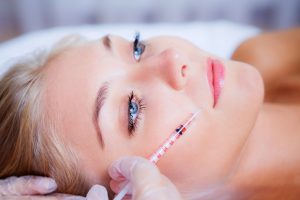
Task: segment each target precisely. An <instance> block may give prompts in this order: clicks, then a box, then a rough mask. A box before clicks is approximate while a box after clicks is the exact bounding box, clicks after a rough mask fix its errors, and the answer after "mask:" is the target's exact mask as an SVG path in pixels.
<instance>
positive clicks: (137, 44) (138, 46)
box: [133, 33, 146, 61]
mask: <svg viewBox="0 0 300 200" xmlns="http://www.w3.org/2000/svg"><path fill="white" fill-rule="evenodd" d="M145 48H146V46H145V45H144V44H143V43H142V42H141V41H140V33H136V35H135V38H134V41H133V57H134V59H135V60H136V61H140V59H141V56H142V54H143V52H144V51H145Z"/></svg>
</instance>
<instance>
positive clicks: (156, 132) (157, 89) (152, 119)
mask: <svg viewBox="0 0 300 200" xmlns="http://www.w3.org/2000/svg"><path fill="white" fill-rule="evenodd" d="M144 89H145V91H147V93H146V98H145V103H146V109H145V112H144V114H143V115H144V119H143V120H144V122H143V123H142V124H143V127H141V130H142V133H141V134H140V135H138V136H137V137H136V141H135V144H134V147H133V148H135V149H137V151H139V152H141V151H142V153H143V156H146V157H148V156H150V155H151V154H152V153H153V152H154V151H155V150H156V149H157V148H159V146H160V145H161V144H162V143H163V142H164V141H165V140H166V139H167V138H168V137H169V136H170V134H171V133H172V132H173V131H174V130H175V129H176V127H178V126H179V125H180V123H182V122H183V121H184V120H186V118H187V117H188V116H189V115H190V113H191V112H192V111H194V110H195V109H193V105H192V103H191V101H190V99H188V98H187V97H186V95H184V94H182V93H179V92H176V91H174V90H170V88H169V87H166V86H165V85H163V84H159V83H153V84H149V85H147V87H145V88H144Z"/></svg>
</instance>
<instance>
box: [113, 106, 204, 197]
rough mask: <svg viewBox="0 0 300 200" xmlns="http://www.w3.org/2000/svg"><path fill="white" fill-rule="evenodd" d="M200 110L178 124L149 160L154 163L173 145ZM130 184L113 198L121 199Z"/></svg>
mask: <svg viewBox="0 0 300 200" xmlns="http://www.w3.org/2000/svg"><path fill="white" fill-rule="evenodd" d="M199 112H200V111H197V112H195V113H194V114H193V115H192V116H191V117H189V118H188V120H187V121H186V122H185V123H183V124H181V125H179V126H178V127H177V128H176V129H175V131H174V132H173V133H172V134H171V135H170V136H169V137H168V139H167V140H165V142H164V143H163V144H162V145H161V146H160V147H159V148H158V149H157V150H156V151H155V152H154V153H153V154H152V155H151V156H150V158H149V160H150V161H151V162H153V163H154V164H156V163H157V162H158V161H159V159H160V158H161V157H162V156H163V155H164V154H165V153H166V152H167V151H168V149H169V148H170V147H171V146H173V144H174V143H175V141H176V140H178V139H179V138H180V136H182V135H183V134H184V133H185V132H186V131H187V128H188V127H189V126H190V124H191V123H192V121H193V120H194V119H195V117H196V116H197V115H198V113H199ZM129 189H130V184H129V183H127V184H126V185H125V186H124V188H123V189H122V190H121V191H120V192H119V193H118V195H117V196H116V197H115V198H114V200H121V199H122V198H123V197H124V196H125V195H126V194H127V192H128V191H129Z"/></svg>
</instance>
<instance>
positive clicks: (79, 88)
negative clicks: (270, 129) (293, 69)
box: [45, 36, 263, 190]
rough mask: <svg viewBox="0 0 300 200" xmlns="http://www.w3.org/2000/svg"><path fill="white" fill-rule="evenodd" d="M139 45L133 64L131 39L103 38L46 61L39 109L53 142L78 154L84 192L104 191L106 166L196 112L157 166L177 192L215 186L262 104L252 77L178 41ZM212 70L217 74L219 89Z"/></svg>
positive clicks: (146, 148) (149, 148)
mask: <svg viewBox="0 0 300 200" xmlns="http://www.w3.org/2000/svg"><path fill="white" fill-rule="evenodd" d="M143 43H144V44H145V45H146V48H145V49H144V52H143V53H142V55H141V57H140V60H138V59H136V58H135V57H134V56H133V43H132V41H127V40H125V39H123V38H120V37H116V36H107V37H104V38H102V39H101V40H99V41H94V42H89V43H87V44H84V45H81V46H79V47H74V48H72V49H69V50H66V51H65V52H64V53H62V54H60V55H59V56H57V57H56V58H55V59H53V60H51V62H49V63H48V67H47V69H46V80H45V83H46V101H47V106H48V109H50V110H51V111H50V116H53V119H54V118H55V117H54V116H56V114H57V113H59V116H60V117H59V120H57V121H56V122H57V123H60V133H59V134H60V136H62V137H63V138H65V139H66V140H67V141H68V143H69V144H70V145H71V146H72V148H73V149H74V150H75V151H76V153H77V154H78V157H79V159H80V167H81V169H82V173H83V174H85V175H86V176H87V177H88V178H89V181H90V182H91V184H93V183H99V182H101V183H103V182H104V183H107V182H108V180H109V179H108V174H107V168H108V166H109V165H110V163H111V162H112V161H114V160H116V159H118V158H119V157H121V156H125V155H138V156H143V157H146V158H147V157H149V156H150V155H151V153H153V152H154V151H155V150H156V149H157V148H158V147H159V145H160V144H161V143H162V142H163V141H164V140H165V139H166V138H167V137H168V136H169V135H170V134H171V133H172V132H173V131H174V129H175V128H176V127H178V126H179V125H180V124H181V123H182V122H183V121H184V120H186V119H187V118H188V117H189V116H190V114H191V113H192V112H195V111H197V110H199V109H200V113H199V115H198V117H197V118H196V120H195V121H194V123H193V124H192V125H191V126H190V129H189V130H188V132H187V133H186V134H185V135H184V136H183V137H181V138H180V139H179V140H178V141H177V142H176V143H175V144H174V146H172V147H171V149H170V150H169V151H168V152H167V153H166V154H165V155H164V156H163V157H162V158H161V160H160V161H159V162H158V164H157V165H158V167H159V169H160V170H161V172H162V173H163V174H165V175H166V176H168V177H169V178H170V179H171V180H172V181H173V183H175V184H176V185H177V187H178V188H179V190H185V189H187V188H189V189H192V188H191V187H192V186H193V187H196V188H198V189H199V188H200V187H206V186H209V185H211V184H215V183H219V182H220V181H222V180H224V178H226V176H227V175H228V174H230V172H231V170H232V169H233V167H234V165H235V163H236V161H237V158H238V156H239V154H240V152H241V150H242V148H243V146H244V144H245V141H246V139H247V137H248V135H249V134H250V132H251V130H252V128H253V126H254V123H255V120H256V117H257V113H258V110H259V107H260V104H261V102H262V96H263V86H262V80H261V77H260V75H259V74H258V72H257V71H256V70H255V69H254V68H253V67H251V66H249V65H247V64H244V63H240V62H234V61H228V60H223V59H220V58H217V57H216V56H213V55H210V54H208V53H206V52H204V51H202V50H200V49H198V48H197V47H195V46H194V45H193V44H191V43H190V42H188V41H186V40H183V39H179V38H175V37H155V38H151V39H149V40H146V41H144V42H143ZM211 60H214V66H215V67H214V70H213V71H215V73H211V70H212V65H211ZM216 66H219V67H221V69H222V67H224V69H223V70H224V73H223V75H224V80H223V81H222V78H218V76H220V73H218V72H217V71H218V70H219V68H218V69H217V67H216ZM209 74H215V76H212V77H211V76H210V75H209ZM218 74H219V75H218ZM214 80H215V81H214ZM210 82H211V83H213V84H211V83H210ZM218 84H220V85H218ZM219 86H220V88H218V87H219ZM212 88H214V90H213V89H212ZM213 91H215V93H217V92H218V91H219V93H220V94H219V96H218V95H217V94H214V92H213ZM55 119H56V118H55Z"/></svg>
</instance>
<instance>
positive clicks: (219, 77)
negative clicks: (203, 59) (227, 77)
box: [207, 58, 224, 107]
mask: <svg viewBox="0 0 300 200" xmlns="http://www.w3.org/2000/svg"><path fill="white" fill-rule="evenodd" d="M207 65H208V68H207V79H208V83H209V86H210V91H211V93H212V96H213V100H214V102H213V107H215V106H216V105H217V103H218V101H219V97H220V94H221V91H222V89H223V86H224V65H223V64H222V63H221V62H220V61H219V60H217V59H212V58H208V59H207Z"/></svg>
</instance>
